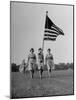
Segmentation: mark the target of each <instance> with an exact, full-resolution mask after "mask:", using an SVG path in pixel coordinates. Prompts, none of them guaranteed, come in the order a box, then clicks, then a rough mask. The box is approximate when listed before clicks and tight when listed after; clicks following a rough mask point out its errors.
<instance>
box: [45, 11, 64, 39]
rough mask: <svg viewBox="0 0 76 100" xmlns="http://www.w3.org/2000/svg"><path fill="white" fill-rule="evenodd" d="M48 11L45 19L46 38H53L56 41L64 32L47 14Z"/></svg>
mask: <svg viewBox="0 0 76 100" xmlns="http://www.w3.org/2000/svg"><path fill="white" fill-rule="evenodd" d="M47 13H48V12H46V21H45V30H44V32H45V34H44V40H52V41H55V40H56V38H57V36H58V35H64V32H63V30H62V29H60V28H59V27H58V26H56V25H55V24H54V23H53V22H52V20H51V19H50V18H49V17H48V15H47Z"/></svg>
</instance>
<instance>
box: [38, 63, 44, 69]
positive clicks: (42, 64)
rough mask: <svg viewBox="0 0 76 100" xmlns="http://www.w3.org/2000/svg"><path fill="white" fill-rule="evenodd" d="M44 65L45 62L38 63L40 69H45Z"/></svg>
mask: <svg viewBox="0 0 76 100" xmlns="http://www.w3.org/2000/svg"><path fill="white" fill-rule="evenodd" d="M43 66H44V63H43V62H39V63H38V69H39V70H40V69H43Z"/></svg>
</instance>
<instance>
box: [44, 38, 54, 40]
mask: <svg viewBox="0 0 76 100" xmlns="http://www.w3.org/2000/svg"><path fill="white" fill-rule="evenodd" d="M44 40H52V41H55V40H56V38H44Z"/></svg>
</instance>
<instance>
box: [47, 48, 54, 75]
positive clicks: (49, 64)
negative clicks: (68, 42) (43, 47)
mask: <svg viewBox="0 0 76 100" xmlns="http://www.w3.org/2000/svg"><path fill="white" fill-rule="evenodd" d="M45 65H46V66H47V69H48V75H49V77H50V75H51V71H52V69H53V67H54V59H53V55H52V53H51V49H50V48H49V49H48V50H47V54H46V57H45Z"/></svg>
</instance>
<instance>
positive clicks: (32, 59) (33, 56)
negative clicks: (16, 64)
mask: <svg viewBox="0 0 76 100" xmlns="http://www.w3.org/2000/svg"><path fill="white" fill-rule="evenodd" d="M29 61H30V62H31V63H34V62H36V55H35V54H34V53H33V54H29V55H28V62H29Z"/></svg>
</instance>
